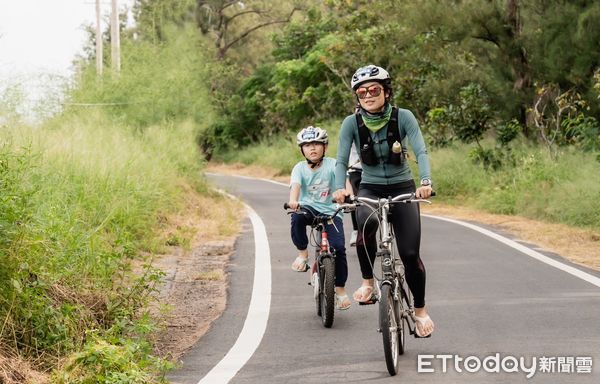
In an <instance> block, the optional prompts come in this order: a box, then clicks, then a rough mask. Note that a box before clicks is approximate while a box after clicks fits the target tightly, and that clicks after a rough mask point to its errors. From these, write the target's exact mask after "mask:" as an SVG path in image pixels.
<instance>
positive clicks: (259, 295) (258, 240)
mask: <svg viewBox="0 0 600 384" xmlns="http://www.w3.org/2000/svg"><path fill="white" fill-rule="evenodd" d="M246 209H247V210H248V215H249V217H250V221H251V222H252V227H253V229H254V244H255V247H254V255H255V259H254V286H253V288H252V298H251V299H250V306H249V308H248V315H247V316H246V321H245V322H244V327H243V328H242V331H241V333H240V335H239V336H238V339H237V340H236V342H235V344H234V345H233V347H231V349H230V350H229V352H227V354H226V355H225V357H223V359H221V361H219V363H218V364H217V365H215V366H214V367H213V369H211V370H210V372H208V373H207V374H206V376H204V377H203V378H202V379H201V380H200V381H199V382H198V384H221V383H223V384H225V383H228V382H229V380H231V379H232V378H233V377H234V376H235V375H236V374H237V373H238V371H239V370H240V369H241V368H242V367H243V366H244V365H245V364H246V362H248V360H249V359H250V357H252V355H253V354H254V351H256V348H258V345H259V344H260V342H261V340H262V338H263V335H264V334H265V330H266V329H267V320H268V319H269V311H270V308H271V255H270V252H269V240H268V238H267V231H266V229H265V225H264V223H263V221H262V220H261V219H260V216H258V214H257V213H256V212H255V211H254V210H253V209H252V208H250V207H249V206H248V205H246Z"/></svg>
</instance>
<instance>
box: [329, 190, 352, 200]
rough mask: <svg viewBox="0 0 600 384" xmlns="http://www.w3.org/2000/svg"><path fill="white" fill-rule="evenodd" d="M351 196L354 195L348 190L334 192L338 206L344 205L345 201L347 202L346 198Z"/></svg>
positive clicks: (334, 198)
mask: <svg viewBox="0 0 600 384" xmlns="http://www.w3.org/2000/svg"><path fill="white" fill-rule="evenodd" d="M350 195H352V193H351V192H350V191H348V190H347V189H343V188H342V189H338V190H337V191H335V192H333V201H335V202H336V203H338V204H343V203H344V201H346V197H347V196H350Z"/></svg>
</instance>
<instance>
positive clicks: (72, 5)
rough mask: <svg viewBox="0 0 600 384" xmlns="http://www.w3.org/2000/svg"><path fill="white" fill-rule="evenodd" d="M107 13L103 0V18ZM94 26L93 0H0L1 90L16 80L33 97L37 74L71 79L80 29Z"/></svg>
mask: <svg viewBox="0 0 600 384" xmlns="http://www.w3.org/2000/svg"><path fill="white" fill-rule="evenodd" d="M132 2H133V0H119V3H118V4H119V7H120V8H121V7H122V6H124V5H131V3H132ZM110 9H111V3H110V0H103V1H102V3H101V12H102V14H109V12H110ZM95 22H96V6H95V0H0V87H1V86H2V85H4V86H6V84H8V83H15V82H17V83H19V84H23V85H24V87H25V90H26V92H28V93H30V94H31V95H32V96H31V97H34V98H36V97H40V96H39V93H40V91H39V89H40V88H43V87H44V84H40V80H39V79H40V77H41V75H58V76H67V77H68V76H71V75H72V73H73V72H72V69H73V68H72V61H73V59H74V58H75V56H76V55H77V54H78V53H82V52H83V49H82V48H83V45H84V42H85V39H86V34H85V31H84V27H83V26H84V25H85V24H92V25H94V24H95ZM103 28H104V29H106V28H108V26H107V25H104V26H103ZM106 48H107V47H105V49H106ZM0 91H1V89H0Z"/></svg>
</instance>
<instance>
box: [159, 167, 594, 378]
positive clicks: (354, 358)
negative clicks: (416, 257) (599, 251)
mask: <svg viewBox="0 0 600 384" xmlns="http://www.w3.org/2000/svg"><path fill="white" fill-rule="evenodd" d="M209 179H210V180H211V182H212V183H213V184H214V185H215V186H216V187H218V188H222V189H224V190H226V191H228V192H229V193H231V194H233V195H235V196H237V197H239V198H240V199H242V200H243V201H244V202H245V203H246V204H248V205H249V206H250V207H251V208H252V209H253V210H254V211H255V212H256V214H257V215H258V217H259V218H260V220H262V222H263V223H264V230H265V232H266V236H267V238H268V245H267V246H268V251H267V252H265V254H266V255H267V256H270V273H267V275H262V274H259V272H257V270H255V264H254V262H255V248H256V246H257V244H258V240H256V236H255V235H256V233H255V232H256V231H257V230H256V227H255V225H256V223H255V220H256V219H253V221H252V222H251V221H250V220H248V219H247V220H245V222H244V228H243V232H242V234H241V236H240V237H239V239H238V241H237V244H236V249H237V250H236V253H235V254H234V255H233V256H232V259H231V265H230V267H229V271H228V272H229V276H230V286H229V290H228V303H227V308H226V310H225V312H224V314H223V316H221V318H219V319H218V320H217V321H215V322H214V324H213V326H212V327H211V329H210V330H209V332H208V333H207V334H206V335H205V336H204V337H203V338H202V339H201V340H200V342H199V343H198V345H197V346H196V347H195V348H194V349H192V350H191V351H189V352H188V353H187V354H186V355H185V356H184V358H183V365H182V367H181V368H180V369H178V370H176V371H174V372H172V373H171V374H170V376H169V377H168V378H169V379H170V380H171V382H173V383H180V384H188V383H190V384H191V383H199V382H202V383H210V384H217V383H225V382H230V383H236V384H242V383H243V384H250V383H257V384H258V383H260V384H265V383H353V382H356V383H363V382H368V383H398V382H406V383H408V382H419V383H457V382H461V383H511V384H512V383H598V382H600V368H599V367H598V366H597V365H599V364H600V326H599V325H598V324H599V319H600V280H599V277H600V274H599V273H598V272H595V271H592V270H588V269H584V268H582V267H576V268H577V270H578V271H581V272H583V273H582V276H584V278H586V279H587V280H588V281H586V280H584V278H582V277H581V276H575V275H574V274H572V273H567V272H565V271H564V270H562V269H558V268H556V267H555V266H552V265H549V264H548V263H546V262H543V261H540V260H537V259H535V258H533V257H530V256H528V255H526V254H525V253H523V252H521V251H519V250H517V249H515V248H514V247H512V246H509V245H507V244H504V243H502V242H500V241H498V240H497V239H494V238H491V237H489V236H486V235H484V234H482V233H480V232H477V231H475V230H473V229H470V228H466V227H464V226H462V225H458V224H456V223H451V222H447V221H443V220H439V219H436V218H432V217H423V219H422V221H423V234H422V246H421V255H422V258H423V260H424V263H425V265H426V268H427V305H428V307H429V312H430V315H431V317H432V318H433V320H434V321H435V323H436V331H435V333H434V335H433V336H432V337H431V338H429V339H414V338H408V340H407V351H406V353H405V354H404V355H403V356H401V366H400V373H399V374H398V375H397V376H395V377H390V376H389V375H388V373H387V370H386V366H385V361H384V357H383V350H382V341H381V335H380V334H379V333H377V332H376V329H377V307H376V306H358V305H356V304H354V305H353V306H352V308H351V309H350V310H348V311H343V312H342V311H337V312H336V315H335V321H334V324H333V327H332V328H331V329H325V328H323V326H322V325H321V323H320V319H319V318H318V317H317V316H316V313H315V309H314V307H315V306H314V301H313V299H312V291H311V288H310V287H309V286H308V285H307V282H308V279H309V274H308V273H297V272H293V271H292V270H291V269H290V265H291V263H292V261H293V259H294V257H295V256H296V251H295V248H294V246H293V244H292V242H291V240H290V235H289V217H288V216H287V215H286V214H285V212H284V211H283V209H282V204H283V202H285V201H287V197H288V189H287V188H286V187H285V186H283V185H278V184H276V183H272V182H267V181H264V180H255V179H249V178H240V177H233V176H222V175H209ZM349 219H350V217H349V215H346V217H345V218H344V223H345V230H346V234H347V235H346V238H347V239H348V238H349V233H350V230H351V224H350V220H349ZM487 229H489V230H493V228H487ZM258 232H260V231H258ZM509 243H510V242H509ZM573 246H577V245H576V244H573ZM530 248H533V246H531V247H530ZM539 252H541V251H539ZM541 253H543V252H541ZM263 256H264V255H263ZM545 256H548V257H549V258H550V260H556V261H559V262H560V263H561V264H559V266H560V265H563V264H564V265H566V266H567V267H566V268H567V269H568V268H572V267H575V266H574V265H572V264H569V263H568V262H566V261H565V260H563V259H561V258H558V257H556V256H555V255H549V254H545ZM545 256H542V258H544V257H545ZM348 262H349V274H350V277H349V279H348V283H347V288H348V291H349V293H351V292H353V291H354V289H355V288H356V287H358V286H359V285H360V270H359V267H358V261H357V259H356V250H355V249H354V248H348ZM263 272H264V271H263ZM255 273H256V274H257V276H258V277H259V280H260V281H259V282H258V283H263V285H267V284H270V286H269V287H268V288H269V289H270V295H268V296H267V297H265V296H258V298H259V300H257V299H256V298H255V301H254V303H253V305H254V306H256V305H264V306H266V310H265V308H260V309H258V311H259V315H258V317H259V318H260V317H261V316H262V317H264V318H265V319H268V321H267V322H266V324H265V326H266V328H265V329H264V334H263V331H262V328H261V326H260V325H257V324H258V322H257V323H254V322H248V323H247V324H246V327H244V324H245V321H246V317H247V314H248V313H249V309H248V307H249V304H250V302H251V297H252V291H253V286H254V287H256V283H255V282H254V275H255ZM260 273H262V272H260ZM576 273H579V272H576ZM265 276H267V277H265ZM263 288H264V287H263ZM241 334H244V337H242V336H240V335H241ZM238 337H239V338H240V340H239V341H238ZM252 338H254V339H256V340H258V341H257V342H256V345H255V346H254V347H252V346H250V344H252V341H248V340H250V339H252ZM236 341H238V343H237V344H236ZM240 344H243V347H244V348H242V349H244V350H245V351H246V353H247V357H246V358H244V357H243V356H242V357H240V356H241V355H243V353H241V354H240V353H237V352H235V351H239V349H237V347H238V346H239V345H240ZM234 345H235V346H236V348H233V349H232V346H234ZM230 350H231V351H230ZM248 351H249V352H248ZM236 353H237V354H236ZM515 362H516V365H515V364H513V363H515ZM590 365H591V367H590ZM215 366H218V368H214V367H215ZM211 370H212V371H211ZM528 376H529V377H528ZM201 380H202V381H201Z"/></svg>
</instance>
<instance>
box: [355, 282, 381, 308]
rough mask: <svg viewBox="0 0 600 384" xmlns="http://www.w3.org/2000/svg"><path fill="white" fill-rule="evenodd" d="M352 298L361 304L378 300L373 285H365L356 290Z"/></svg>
mask: <svg viewBox="0 0 600 384" xmlns="http://www.w3.org/2000/svg"><path fill="white" fill-rule="evenodd" d="M363 297H366V299H363ZM352 298H353V299H354V301H357V302H358V303H359V304H361V305H364V304H374V303H375V302H376V301H377V294H376V293H375V292H373V287H372V286H370V285H363V286H361V287H360V288H358V289H357V290H356V291H355V292H354V295H352Z"/></svg>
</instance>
